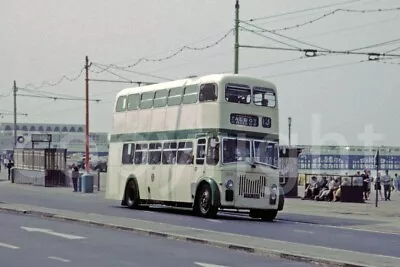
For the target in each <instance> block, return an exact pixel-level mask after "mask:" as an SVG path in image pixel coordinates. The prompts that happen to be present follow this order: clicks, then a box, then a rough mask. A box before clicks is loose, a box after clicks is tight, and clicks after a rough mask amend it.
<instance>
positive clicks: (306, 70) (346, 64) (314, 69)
mask: <svg viewBox="0 0 400 267" xmlns="http://www.w3.org/2000/svg"><path fill="white" fill-rule="evenodd" d="M364 62H369V60H360V61H353V62H349V63H342V64H335V65H329V66H324V67H318V68H313V69H303V70H298V71H292V72H286V73H280V74H272V75H267V76H263V77H261V78H272V77H280V76H288V75H295V74H301V73H306V72H312V71H319V70H326V69H332V68H337V67H345V66H350V65H356V64H361V63H364Z"/></svg>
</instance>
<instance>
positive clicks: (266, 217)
mask: <svg viewBox="0 0 400 267" xmlns="http://www.w3.org/2000/svg"><path fill="white" fill-rule="evenodd" d="M276 215H278V210H263V211H261V220H263V221H265V222H272V221H273V220H275V218H276Z"/></svg>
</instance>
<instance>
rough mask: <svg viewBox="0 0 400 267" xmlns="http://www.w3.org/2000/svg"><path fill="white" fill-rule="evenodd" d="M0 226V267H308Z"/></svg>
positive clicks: (106, 236) (105, 236)
mask: <svg viewBox="0 0 400 267" xmlns="http://www.w3.org/2000/svg"><path fill="white" fill-rule="evenodd" d="M0 221H1V227H0V266H20V267H23V266H41V267H55V266H80V267H102V266H110V267H114V266H115V267H119V266H124V267H125V266H126V267H129V266H132V267H141V266H143V267H145V266H146V267H147V266H163V267H179V266H182V267H191V266H193V267H195V266H197V267H201V266H203V267H219V266H221V267H222V266H227V267H242V266H254V267H261V266H277V267H309V266H313V265H310V264H304V263H296V262H291V261H286V260H271V259H266V258H264V257H260V256H255V255H250V254H245V253H241V252H235V251H231V250H225V249H220V248H209V247H207V246H204V245H197V244H192V243H187V242H183V241H173V240H167V239H160V238H157V237H150V236H139V235H137V234H134V233H130V232H123V231H117V230H111V229H104V228H96V227H89V226H85V225H80V224H75V223H68V222H60V221H54V220H51V221H50V220H46V219H40V218H34V217H27V216H21V215H13V214H5V213H0Z"/></svg>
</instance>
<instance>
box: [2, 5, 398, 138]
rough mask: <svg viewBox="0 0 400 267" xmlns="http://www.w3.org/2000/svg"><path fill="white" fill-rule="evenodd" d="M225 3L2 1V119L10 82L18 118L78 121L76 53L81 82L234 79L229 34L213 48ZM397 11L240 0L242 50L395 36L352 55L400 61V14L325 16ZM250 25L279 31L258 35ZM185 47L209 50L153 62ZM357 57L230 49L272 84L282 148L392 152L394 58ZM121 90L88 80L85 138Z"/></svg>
mask: <svg viewBox="0 0 400 267" xmlns="http://www.w3.org/2000/svg"><path fill="white" fill-rule="evenodd" d="M234 2H235V1H234V0H218V1H210V0H168V1H165V0H146V1H138V0H117V1H106V0H85V1H78V0H69V1H59V0H47V1H46V0H35V1H31V0H13V1H11V0H8V1H6V0H0V6H1V9H0V22H1V23H0V36H1V42H0V51H1V56H0V73H1V74H0V113H1V114H3V116H1V118H0V121H2V122H10V121H12V120H13V117H12V116H11V115H10V114H11V113H12V110H13V98H12V94H10V92H11V90H12V86H13V81H14V80H15V81H16V83H17V87H18V88H21V89H19V90H18V97H17V108H18V112H19V113H27V116H18V121H19V122H35V123H71V124H75V123H78V124H79V123H82V124H83V123H84V122H85V113H84V112H85V103H84V101H82V100H81V99H80V98H82V97H84V95H85V80H84V75H81V76H78V75H79V74H80V73H81V70H82V68H83V67H84V64H85V56H88V57H89V61H90V62H92V66H91V68H90V70H91V71H90V73H89V77H90V79H106V80H121V79H124V80H133V81H141V82H162V81H166V80H174V79H181V78H185V77H188V76H190V75H198V76H200V75H206V74H211V73H227V72H228V73H229V72H233V67H234V49H233V47H234V35H233V33H232V32H230V33H229V34H228V35H227V36H226V38H224V39H223V40H222V41H220V42H218V41H219V40H221V39H222V37H223V36H224V35H226V33H227V32H229V31H230V30H231V29H232V28H233V26H234V4H235V3H234ZM323 6H325V7H323ZM399 7H400V3H399V2H398V1H396V0H353V1H349V0H347V1H346V0H301V1H298V0H280V1H276V0H246V1H244V0H241V3H240V19H241V21H243V22H241V24H240V25H241V27H243V28H246V29H243V28H242V30H241V31H240V36H239V38H240V44H241V45H253V46H273V47H280V48H287V47H289V46H290V47H296V48H301V49H310V48H315V47H320V48H319V49H321V48H322V50H325V51H326V50H336V51H347V50H352V49H357V48H363V47H367V46H370V45H375V44H379V43H383V42H388V41H392V40H396V41H394V42H391V43H389V44H386V45H381V46H375V47H373V48H369V49H363V50H358V51H360V52H382V53H383V52H387V51H390V50H393V52H392V53H394V54H396V53H398V54H399V55H400V41H397V39H399V38H400V34H399V33H398V29H399V27H400V10H398V9H397V10H391V11H381V12H365V13H360V12H345V11H338V12H336V13H334V14H333V15H326V16H324V15H325V14H329V13H332V12H333V11H334V10H335V9H339V8H340V9H350V10H377V9H396V8H399ZM306 9H307V10H308V11H302V10H306ZM301 11H302V12H301ZM322 16H324V18H322V19H320V20H317V19H318V18H320V17H322ZM251 19H253V20H251ZM314 20H316V21H315V22H312V21H314ZM308 22H312V23H308ZM248 23H250V24H251V25H249V24H248ZM296 25H299V26H297V27H296ZM284 28H289V29H284ZM260 29H266V30H269V31H271V30H278V31H273V33H271V32H263V33H259V32H258V31H259V30H260ZM282 29H283V30H282ZM249 30H253V31H256V33H254V32H251V31H249ZM257 33H258V34H257ZM274 33H275V34H274ZM276 34H279V36H278V35H276ZM271 38H273V39H271ZM276 41H279V42H276ZM298 41H300V42H298ZM215 43H217V44H216V45H213V44H215ZM288 45H289V46H288ZM183 46H190V47H197V48H201V47H205V46H211V47H210V48H207V49H203V50H198V51H196V50H187V49H186V50H183V51H182V52H180V53H177V54H176V55H175V56H173V57H170V58H169V59H166V60H155V59H162V58H165V57H169V56H170V55H173V54H174V53H176V52H177V51H179V50H180V49H181V48H182V47H183ZM397 48H399V49H398V50H395V49H397ZM140 58H147V59H152V60H151V61H143V62H141V63H140V64H137V65H136V66H134V67H131V68H128V69H126V70H118V69H114V68H110V69H109V70H110V71H111V72H112V73H114V74H116V75H118V76H116V75H114V74H112V73H109V72H107V71H103V72H101V73H98V72H100V71H101V70H102V69H101V67H102V66H104V65H106V66H107V65H109V64H116V65H118V66H129V65H130V64H133V63H135V62H137V60H138V59H140ZM367 59H368V56H366V55H339V54H335V55H326V56H318V57H312V58H310V57H309V58H304V53H302V52H298V51H283V50H270V49H250V48H240V55H239V66H240V69H239V73H241V74H246V75H251V76H255V77H260V78H263V79H265V80H268V81H270V82H273V83H274V84H275V85H276V86H277V88H278V101H279V105H280V134H281V142H282V143H283V144H285V143H287V140H288V125H287V119H288V117H291V118H292V131H291V132H292V135H291V136H292V138H291V140H292V144H311V145H389V146H398V145H399V141H398V134H397V133H398V132H400V125H399V122H398V120H397V119H396V118H397V117H396V114H398V113H397V110H399V109H400V106H399V104H398V103H399V99H400V91H399V90H397V88H399V86H400V78H399V75H398V73H400V65H399V64H397V63H400V60H399V59H400V58H399V59H397V58H396V57H394V58H393V57H391V58H382V59H381V60H380V61H378V62H377V61H372V62H371V61H368V60H367ZM361 61H363V62H361ZM64 75H66V77H68V78H69V79H73V78H75V77H78V78H77V79H76V80H74V81H69V80H67V79H64V80H62V81H61V82H60V83H58V84H57V85H55V86H48V84H46V83H44V84H43V82H48V83H50V84H54V83H56V82H57V81H59V80H60V79H61V78H62V77H63V76H64ZM119 76H120V77H123V78H120V77H119ZM32 85H33V86H34V87H32ZM29 86H31V87H29ZM131 86H132V85H130V84H125V83H112V82H95V81H91V82H90V84H89V90H90V97H91V99H93V100H95V99H99V100H101V101H100V102H95V101H93V102H91V103H90V120H91V122H90V130H91V131H105V132H110V131H111V122H112V110H113V103H114V100H115V95H116V94H117V92H118V91H120V90H122V89H123V88H126V87H131ZM23 88H28V90H24V89H23ZM24 95H36V96H38V95H47V96H48V95H51V96H63V97H66V98H71V97H75V98H79V100H74V101H70V100H61V99H58V100H53V99H46V98H34V97H27V96H24Z"/></svg>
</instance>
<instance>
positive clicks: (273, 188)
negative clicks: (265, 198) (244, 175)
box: [270, 184, 278, 200]
mask: <svg viewBox="0 0 400 267" xmlns="http://www.w3.org/2000/svg"><path fill="white" fill-rule="evenodd" d="M277 194H278V187H277V186H276V185H275V184H273V185H272V186H271V195H270V197H271V199H272V200H275V199H276V196H277Z"/></svg>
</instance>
